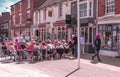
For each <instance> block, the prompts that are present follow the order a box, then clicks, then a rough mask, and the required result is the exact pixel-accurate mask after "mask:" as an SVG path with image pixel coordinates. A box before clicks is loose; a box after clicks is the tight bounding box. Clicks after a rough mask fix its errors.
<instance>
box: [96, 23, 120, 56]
mask: <svg viewBox="0 0 120 77" xmlns="http://www.w3.org/2000/svg"><path fill="white" fill-rule="evenodd" d="M118 28H119V29H120V24H119V23H113V24H99V25H98V32H99V34H100V35H101V50H105V51H108V52H109V53H111V55H113V54H117V42H118V37H119V36H118V34H117V33H118V31H119V30H118ZM106 53H107V52H106ZM114 56H115V55H114Z"/></svg>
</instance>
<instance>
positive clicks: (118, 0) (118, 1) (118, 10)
mask: <svg viewBox="0 0 120 77" xmlns="http://www.w3.org/2000/svg"><path fill="white" fill-rule="evenodd" d="M115 14H120V0H115Z"/></svg>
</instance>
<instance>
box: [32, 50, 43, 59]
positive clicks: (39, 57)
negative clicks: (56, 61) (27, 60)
mask: <svg viewBox="0 0 120 77" xmlns="http://www.w3.org/2000/svg"><path fill="white" fill-rule="evenodd" d="M40 54H41V53H40V49H33V56H32V61H33V60H34V58H35V57H37V61H39V60H40V59H41V57H42V56H41V55H40Z"/></svg>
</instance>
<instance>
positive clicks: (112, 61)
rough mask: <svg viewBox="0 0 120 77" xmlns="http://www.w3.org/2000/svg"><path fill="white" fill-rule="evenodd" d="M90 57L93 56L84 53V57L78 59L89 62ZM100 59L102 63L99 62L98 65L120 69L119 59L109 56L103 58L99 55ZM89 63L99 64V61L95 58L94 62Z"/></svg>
mask: <svg viewBox="0 0 120 77" xmlns="http://www.w3.org/2000/svg"><path fill="white" fill-rule="evenodd" d="M92 56H93V54H89V53H86V54H85V55H81V56H80V57H81V59H86V60H90V61H91V60H92ZM100 58H101V60H102V62H100V63H104V64H109V65H113V66H118V67H120V58H115V57H110V56H103V55H100ZM91 63H93V64H97V63H99V61H98V60H97V57H96V58H95V60H94V61H91Z"/></svg>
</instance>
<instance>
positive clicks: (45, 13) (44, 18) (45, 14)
mask: <svg viewBox="0 0 120 77" xmlns="http://www.w3.org/2000/svg"><path fill="white" fill-rule="evenodd" d="M46 11H47V10H46V9H44V20H46Z"/></svg>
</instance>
